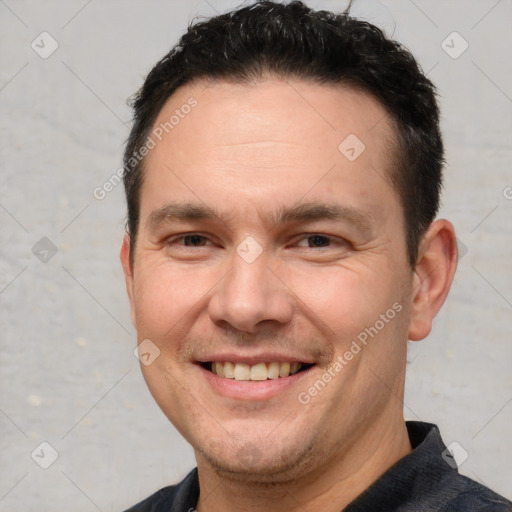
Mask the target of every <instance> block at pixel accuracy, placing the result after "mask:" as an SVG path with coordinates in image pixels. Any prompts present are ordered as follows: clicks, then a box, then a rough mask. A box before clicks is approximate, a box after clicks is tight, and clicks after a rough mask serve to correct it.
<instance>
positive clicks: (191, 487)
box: [125, 468, 199, 512]
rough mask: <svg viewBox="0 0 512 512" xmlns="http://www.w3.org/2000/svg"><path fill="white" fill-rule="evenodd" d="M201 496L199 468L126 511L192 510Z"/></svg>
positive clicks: (170, 511) (180, 511)
mask: <svg viewBox="0 0 512 512" xmlns="http://www.w3.org/2000/svg"><path fill="white" fill-rule="evenodd" d="M198 498H199V479H198V476H197V468H195V469H193V470H192V471H191V472H190V473H189V474H188V475H187V476H186V477H185V478H184V479H183V480H182V481H181V482H180V483H179V484H176V485H170V486H168V487H164V488H163V489H160V490H159V491H157V492H155V493H154V494H152V495H151V496H149V497H148V498H146V499H145V500H143V501H141V502H140V503H137V504H136V505H134V506H133V507H131V508H129V509H127V510H125V512H192V511H194V510H195V508H194V507H195V506H196V504H197V500H198Z"/></svg>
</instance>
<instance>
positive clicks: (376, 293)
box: [121, 78, 457, 512]
mask: <svg viewBox="0 0 512 512" xmlns="http://www.w3.org/2000/svg"><path fill="white" fill-rule="evenodd" d="M190 97H194V98H195V99H196V100H197V106H196V107H195V108H194V109H193V111H192V112H191V113H190V114H189V115H188V116H186V117H185V118H184V119H182V120H180V123H179V124H178V125H176V126H175V127H174V129H173V130H172V131H170V132H169V134H167V135H166V136H165V137H164V138H163V139H162V141H160V142H159V143H158V144H157V145H156V147H155V148H153V149H152V150H151V151H150V153H149V154H148V156H147V157H146V160H145V170H146V175H145V180H144V183H143V186H142V190H141V211H140V225H139V231H138V234H137V242H136V248H135V255H134V265H133V266H132V265H130V254H129V238H128V235H127V236H126V237H125V240H124V242H123V246H122V249H121V260H122V264H123V268H124V271H125V276H126V284H127V290H128V295H129V298H130V303H131V310H132V318H133V322H134V325H135V327H136V329H137V332H138V342H139V343H140V342H141V341H143V340H145V339H150V340H151V341H152V343H154V344H155V345H156V346H157V347H158V348H159V350H160V356H159V357H158V358H157V359H156V360H155V361H154V362H153V363H152V364H151V365H149V366H144V365H142V366H141V367H142V371H143V374H144V377H145V379H146V382H147V384H148V387H149V389H150V391H151V393H152V394H153V396H154V398H155V400H156V401H157V403H158V405H159V406H160V408H161V409H162V411H163V412H164V413H165V414H166V416H167V417H168V418H169V420H170V421H171V422H172V423H173V424H174V425H175V426H176V428H177V429H178V430H179V431H180V432H181V434H182V435H183V436H184V437H185V439H187V441H188V442H189V443H191V445H192V446H193V448H194V450H195V454H196V459H197V463H198V468H199V478H200V487H201V495H200V500H199V504H198V507H197V508H198V510H199V511H200V512H203V511H210V512H211V511H216V510H223V511H230V510H233V511H234V510H238V511H239V510H247V511H257V510H258V511H259V510H265V511H273V510H275V511H278V510H290V511H293V510H324V511H326V512H328V511H330V510H332V511H339V510H341V508H343V507H344V506H345V505H346V504H348V503H349V502H350V501H352V500H353V499H354V498H355V497H356V496H357V495H358V494H360V493H361V492H362V491H364V489H366V488H367V487H368V486H369V485H370V484H371V483H372V482H374V481H375V480H376V479H377V478H378V477H379V476H380V475H382V474H383V473H384V472H385V470H386V469H388V468H389V467H390V466H391V465H392V464H394V463H395V462H396V461H397V460H399V459H400V458H402V457H403V456H405V455H406V454H407V453H408V452H409V451H410V450H411V447H410V443H409V440H408V436H407V432H406V429H405V424H404V418H403V411H402V408H403V405H402V400H403V391H404V379H405V365H406V348H407V341H408V340H409V339H410V340H420V339H423V338H424V337H425V336H427V334H428V333H429V332H430V329H431V323H432V320H433V318H434V316H435V315H436V314H437V311H438V310H439V308H440V307H441V305H442V303H443V302H444V300H445V298H446V295H447V293H448V290H449V287H450V284H451V281H452V278H453V274H454V272H455V267H456V258H457V250H456V245H455V235H454V231H453V227H452V226H451V224H450V223H449V222H447V221H445V220H437V221H435V222H434V223H433V224H432V225H431V227H430V229H429V231H428V232H427V233H426V235H425V237H424V239H423V241H422V244H421V246H420V251H419V257H418V263H417V265H416V267H415V268H414V269H412V268H411V267H410V266H409V264H408V261H407V252H406V246H405V233H404V218H403V211H402V208H401V205H400V201H399V197H398V196H397V194H396V192H395V191H394V189H393V188H392V186H391V184H390V182H389V181H388V179H387V173H388V172H389V167H390V165H392V154H391V150H390V148H391V147H392V146H391V144H390V141H391V140H392V138H393V129H392V124H391V122H390V119H389V117H388V115H387V114H386V112H385V111H384V109H383V108H382V107H381V106H380V105H379V103H378V102H377V101H376V100H375V99H373V98H372V97H371V96H369V95H367V94H365V93H363V92H358V91H355V90H351V89H347V88H340V87H338V88H333V87H326V86H319V85H315V84H312V83H308V82H305V81H300V80H279V79H275V78H268V79H265V80H260V81H258V82H256V83H253V84H244V85H239V84H233V83H229V82H197V83H194V84H189V85H186V86H184V87H182V88H181V89H179V90H178V91H177V92H176V93H175V94H174V95H173V96H172V97H171V98H170V99H169V100H168V101H167V103H166V105H165V106H164V108H163V109H162V111H161V112H160V114H159V117H158V119H157V121H156V123H155V126H157V125H159V124H160V123H161V122H165V121H167V120H168V119H169V117H170V116H171V115H172V114H173V113H174V111H175V110H176V109H179V108H180V107H181V106H182V105H183V104H185V103H186V102H187V100H188V99H189V98H190ZM350 134H355V135H356V136H357V137H358V138H359V139H360V140H361V141H362V142H363V143H364V145H365V150H364V151H363V152H362V153H361V154H360V156H359V157H358V158H356V159H355V160H354V161H350V160H349V159H347V158H346V156H345V155H344V154H342V152H340V150H339V149H338V146H339V145H340V143H341V142H342V141H343V140H344V139H345V138H346V137H347V136H348V135H350ZM306 203H307V204H309V205H311V204H315V205H338V206H342V207H343V208H344V210H343V211H344V213H347V211H349V212H350V213H349V214H348V215H344V216H343V217H342V218H338V219H326V218H319V219H316V220H314V219H309V220H307V219H306V220H305V219H302V220H300V219H295V220H294V219H288V220H289V222H285V223H276V222H275V220H276V217H277V216H278V214H279V212H282V211H283V210H284V209H286V208H291V207H295V206H297V205H299V204H306ZM169 204H192V205H197V206H198V207H205V206H207V207H209V208H210V209H212V210H214V211H215V212H216V213H217V214H218V215H219V217H220V219H193V218H192V219H190V218H187V219H177V218H172V217H169V216H165V215H162V214H161V215H156V214H154V212H156V211H158V210H159V209H162V208H163V207H165V206H166V205H169ZM160 211H161V210H160ZM354 211H355V212H356V213H354ZM167 213H169V211H167ZM151 216H152V217H151ZM150 218H153V222H149V221H148V219H150ZM363 220H364V222H363ZM185 234H187V235H190V234H197V235H200V238H194V237H193V238H192V239H191V238H186V239H184V238H183V237H181V238H180V237H179V236H180V235H185ZM314 235H321V238H315V237H314ZM247 237H252V239H254V240H255V241H256V242H257V244H258V245H255V244H254V242H251V244H252V245H251V246H250V247H251V248H250V251H253V250H255V249H254V247H256V248H258V247H259V248H260V249H261V254H260V255H259V256H258V257H257V258H256V259H255V260H254V261H253V262H251V263H248V262H247V261H246V260H244V258H242V257H241V256H240V254H241V253H240V254H239V253H237V248H240V247H243V248H245V249H247V247H249V246H247V245H244V243H247ZM325 237H327V238H325ZM393 305H395V308H396V309H397V308H398V306H399V307H400V311H399V312H397V313H396V315H394V316H393V319H391V320H389V321H388V322H386V323H385V325H384V327H383V328H381V329H378V334H377V335H375V336H374V337H372V338H369V341H368V343H367V344H366V345H364V346H363V345H361V347H362V348H361V350H360V351H359V352H357V354H355V355H353V357H352V358H351V360H350V361H347V358H346V357H345V356H344V354H345V353H346V352H347V350H349V349H350V347H351V344H352V342H353V341H354V340H356V339H357V336H358V335H359V334H360V333H361V332H362V331H364V329H365V328H368V327H370V326H375V325H377V324H376V322H377V320H379V319H380V318H382V317H381V315H383V314H384V315H386V312H387V311H388V310H389V309H390V308H391V309H392V308H393ZM397 305H398V306H397ZM378 325H379V326H380V324H378ZM220 353H222V354H225V353H229V354H234V355H236V356H240V357H244V356H246V357H253V356H254V357H256V359H257V358H258V357H257V356H258V355H261V354H262V353H265V354H267V355H268V357H265V358H264V359H263V360H264V361H267V362H268V361H272V360H275V359H272V357H271V355H273V354H281V355H285V356H290V357H291V356H293V357H294V358H297V359H298V360H301V361H307V362H313V363H315V366H313V367H312V368H311V369H310V370H308V371H307V372H305V373H304V374H303V376H302V377H301V379H295V381H294V384H293V385H291V386H288V387H287V388H286V389H283V390H282V391H280V392H279V393H277V394H274V395H273V396H271V397H269V398H265V399H259V398H250V397H248V398H244V399H240V398H233V397H229V396H225V395H224V394H222V393H220V392H219V391H218V389H216V388H214V387H212V386H211V385H210V382H209V381H208V379H207V378H206V377H205V373H206V372H205V370H204V369H202V368H201V367H200V366H199V365H198V364H197V360H198V359H199V360H211V359H215V357H214V356H215V355H218V354H220ZM269 354H270V355H269ZM338 357H343V358H344V360H345V361H346V364H345V365H343V368H342V369H341V370H339V371H338V372H335V377H333V378H332V379H331V380H330V381H329V382H328V384H327V385H326V386H325V387H323V388H321V390H320V391H319V392H318V393H317V394H315V396H311V397H310V400H309V402H308V403H307V404H304V403H301V401H300V400H299V399H298V395H299V393H301V392H308V389H310V388H311V386H313V385H314V383H315V382H316V381H318V380H319V379H322V376H323V375H324V374H325V372H326V371H327V370H328V369H329V368H331V369H332V368H333V366H332V365H333V364H334V363H335V362H336V361H337V360H339V359H338ZM223 360H225V359H223ZM299 375H300V374H299ZM246 385H248V386H251V384H250V383H246Z"/></svg>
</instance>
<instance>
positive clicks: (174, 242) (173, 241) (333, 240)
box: [165, 233, 349, 249]
mask: <svg viewBox="0 0 512 512" xmlns="http://www.w3.org/2000/svg"><path fill="white" fill-rule="evenodd" d="M191 237H199V238H201V239H202V240H203V241H204V240H206V241H210V240H209V239H208V237H206V236H204V235H201V234H199V233H185V234H181V235H176V236H173V237H171V238H169V239H168V240H166V242H165V244H166V245H167V246H168V247H172V246H174V247H176V246H179V247H187V248H189V247H190V248H193V249H197V248H201V247H205V246H204V245H183V244H178V242H179V241H180V240H185V239H186V238H191ZM315 237H318V238H323V239H325V240H327V241H328V242H329V245H327V246H325V245H324V246H319V247H315V246H307V247H304V246H302V248H303V249H324V248H328V247H333V245H342V246H347V245H349V242H348V241H347V240H344V239H343V238H338V237H332V236H329V235H323V234H320V233H306V234H304V235H302V236H301V240H302V239H306V240H307V239H309V238H315Z"/></svg>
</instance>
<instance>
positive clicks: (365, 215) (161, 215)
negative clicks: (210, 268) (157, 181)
mask: <svg viewBox="0 0 512 512" xmlns="http://www.w3.org/2000/svg"><path fill="white" fill-rule="evenodd" d="M173 220H185V221H191V220H213V221H216V222H218V223H221V224H225V225H227V224H228V219H227V218H226V217H223V216H222V215H221V214H220V213H219V212H218V211H217V210H215V209H213V208H211V207H209V206H207V205H205V204H194V203H169V204H166V205H164V206H162V207H161V208H158V209H157V210H155V211H153V212H152V213H151V214H150V215H149V217H148V220H147V221H146V226H147V228H148V229H150V230H156V229H157V228H158V227H159V226H160V225H162V224H165V223H167V222H171V221H173ZM265 220H266V221H267V222H268V223H269V224H270V225H273V226H279V225H284V224H292V223H296V224H300V223H302V224H304V223H307V222H314V221H319V220H330V221H342V222H348V223H350V224H353V225H355V226H356V227H357V228H359V229H360V230H362V231H369V230H370V229H371V228H372V226H373V225H374V222H373V217H372V216H371V215H370V213H369V212H366V211H363V210H360V209H359V208H355V207H352V206H344V205H340V204H337V203H334V204H327V203H319V202H307V203H301V204H297V205H294V206H291V207H280V208H278V209H277V210H276V211H275V212H272V213H270V214H267V215H265Z"/></svg>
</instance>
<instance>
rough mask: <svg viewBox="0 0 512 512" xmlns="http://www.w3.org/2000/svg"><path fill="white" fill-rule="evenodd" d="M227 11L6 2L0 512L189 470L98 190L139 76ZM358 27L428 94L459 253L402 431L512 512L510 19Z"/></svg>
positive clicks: (156, 483) (432, 7)
mask: <svg viewBox="0 0 512 512" xmlns="http://www.w3.org/2000/svg"><path fill="white" fill-rule="evenodd" d="M308 3H309V4H310V5H311V6H312V7H315V8H327V9H333V10H342V9H343V8H344V5H345V3H344V2H340V1H310V2H308ZM236 5H238V2H237V1H220V0H210V1H209V2H207V1H206V0H195V1H191V2H185V1H161V0H158V1H157V0H152V1H144V2H143V1H122V2H121V1H112V0H109V1H99V0H90V1H86V0H81V1H45V2H36V1H23V0H17V1H16V0H0V44H1V46H0V48H1V49H0V52H1V53H0V57H1V61H0V62H1V65H0V109H1V114H0V129H1V135H0V158H1V188H0V226H1V236H0V256H1V258H0V319H1V330H0V332H1V350H0V363H1V364H0V368H1V370H0V371H1V374H0V376H1V391H0V447H1V459H0V510H1V511H9V512H16V511H24V512H26V511H33V510H34V511H35V510H48V511H50V510H51V511H53V512H59V511H68V510H73V511H74V512H81V511H84V512H86V511H95V510H101V511H103V512H107V511H119V510H121V509H123V508H124V507H126V506H128V505H130V504H133V503H134V502H136V501H138V500H139V499H141V498H142V497H145V496H146V495H148V494H149V493H150V492H153V491H154V490H156V489H157V488H159V487H161V486H163V485H167V484H170V483H173V482H175V481H178V480H179V479H181V478H182V477H183V476H184V475H185V474H186V472H187V471H188V470H189V469H190V468H192V467H193V466H194V459H193V453H192V450H191V449H190V447H189V446H187V444H186V443H185V442H184V441H183V440H182V439H181V438H180V436H179V435H178V434H177V432H176V431H175V430H174V428H173V427H172V426H171V425H170V424H169V423H168V421H167V420H166V419H165V417H164V416H163V414H162V413H161V412H160V411H159V409H158V408H157V406H156V405H155V404H154V402H153V400H152V398H151V396H150V394H149V392H148V391H147V389H146V386H145V384H144V382H143V379H142V377H141V374H140V370H139V368H138V361H137V360H136V359H135V357H134V356H133V354H132V350H133V348H134V346H135V333H134V331H133V327H132V325H131V322H130V318H129V310H128V303H127V300H126V298H125V289H124V281H123V277H122V272H121V267H120V264H119V262H118V250H119V246H120V242H121V238H122V235H123V231H124V214H125V206H124V198H123V190H122V186H121V185H119V186H117V187H115V188H114V189H113V190H112V191H111V192H110V193H108V194H107V195H106V197H105V198H104V199H103V200H98V199H96V198H95V197H94V196H93V191H94V189H95V188H96V187H101V186H102V184H103V183H104V182H105V181H106V180H108V179H109V177H110V176H111V175H112V174H115V172H116V170H117V169H118V168H119V167H120V164H121V154H122V149H123V143H124V141H125V139H126V136H127V134H128V128H129V120H130V111H129V109H128V108H127V106H126V103H125V101H126V98H127V97H128V96H129V95H131V94H132V93H133V92H135V90H136V89H137V88H138V87H139V86H140V85H141V83H142V80H143V77H144V76H145V74H146V73H147V72H148V71H149V69H150V66H151V65H152V64H154V63H155V62H156V61H157V60H158V59H159V58H160V57H161V56H162V55H163V54H164V53H166V52H167V51H168V49H169V48H170V46H171V45H172V44H173V43H174V42H176V40H177V38H178V36H179V35H180V34H181V33H182V32H183V31H184V30H185V28H186V26H187V23H188V22H189V21H190V20H191V19H192V18H193V17H194V16H196V15H204V16H210V15H213V14H215V12H216V11H219V12H223V11H224V10H226V9H227V8H229V7H234V6H236ZM353 12H354V14H356V15H359V16H361V17H365V18H367V19H368V20H370V21H372V22H374V23H377V24H379V25H380V26H381V27H383V28H385V29H386V31H387V32H388V33H389V34H391V33H393V34H394V36H395V37H396V38H397V39H399V40H400V41H401V42H403V43H404V44H405V45H406V46H407V47H409V48H410V49H411V50H412V51H413V53H415V55H416V56H417V57H418V59H419V60H420V62H421V64H422V66H423V68H424V69H425V71H427V72H428V73H429V76H430V77H431V79H432V80H433V81H434V82H435V83H436V84H437V85H438V87H439V89H440V93H441V104H442V110H443V131H444V134H445V138H446V144H447V149H448V153H447V157H448V165H447V173H446V187H445V192H444V206H443V210H442V216H445V217H448V218H449V219H451V220H452V221H453V222H454V224H455V226H456V228H457V230H458V237H459V239H460V241H461V242H462V245H461V246H462V253H461V259H460V267H459V270H458V273H457V276H456V279H455V282H454V285H453V289H452V291H451V294H450V297H449V298H448V300H447V303H446V305H445V307H444V309H443V311H442V312H441V314H440V315H439V317H438V318H437V321H436V324H435V329H434V331H433V333H432V334H431V336H430V337H429V339H428V340H425V341H423V342H418V343H415V344H411V347H410V355H409V361H410V362H409V366H408V377H407V387H406V396H405V403H404V410H405V415H406V417H407V418H408V419H421V420H424V421H431V422H435V423H437V424H438V425H439V426H440V428H441V432H442V434H443V437H444V440H445V442H446V443H447V444H448V443H451V442H452V441H456V442H457V443H459V445H460V446H461V447H463V449H464V450H465V451H466V452H467V453H468V455H469V456H468V458H467V460H465V461H464V463H463V464H462V467H461V472H463V473H465V474H467V475H469V476H470V477H472V478H474V479H476V480H478V481H481V482H483V483H485V484H486V485H488V486H490V487H492V488H494V489H495V490H497V491H498V492H500V493H502V494H504V495H505V496H507V497H508V498H512V485H511V482H512V468H511V462H510V461H511V460H512V436H511V433H512V429H511V425H512V377H511V371H510V368H511V360H512V343H511V331H512V329H511V318H512V315H511V309H512V277H511V276H512V273H511V272H510V261H511V259H512V244H511V243H510V242H511V230H512V220H511V219H512V215H511V213H512V199H510V198H511V197H512V189H511V188H510V187H512V176H511V161H512V151H511V133H512V126H511V125H512V116H511V113H512V99H511V96H512V59H510V49H511V44H512V32H511V30H510V23H511V21H512V3H511V2H510V1H509V0H502V1H496V0H489V1H487V0H485V1H484V0H480V1H467V0H465V1H450V2H428V1H420V0H415V1H412V0H411V1H406V0H399V1H393V2H391V1H389V2H384V1H383V2H378V1H376V0H361V1H359V2H356V4H355V8H354V11H353ZM43 31H47V32H49V33H50V34H51V36H52V37H53V38H54V39H55V40H56V41H57V42H58V45H59V46H58V49H57V50H56V51H55V52H54V53H53V54H52V55H50V56H49V57H48V58H46V59H43V58H41V57H40V55H39V54H38V53H36V51H34V50H33V49H32V47H31V43H32V41H35V43H34V45H38V46H36V48H37V50H38V51H39V53H43V52H44V51H48V50H49V49H51V41H50V40H49V39H48V36H39V34H40V33H41V32H43ZM453 31H457V32H458V33H459V34H460V37H462V38H463V39H461V38H460V37H459V36H458V35H453V34H452V32H453ZM450 34H452V35H450ZM43 37H45V38H46V39H44V41H43V42H41V39H42V38H43ZM447 37H448V39H447ZM443 41H445V43H443ZM464 41H467V43H468V44H469V47H468V48H467V50H466V51H465V52H464V53H462V54H461V55H458V54H459V53H460V51H461V50H462V49H463V48H464ZM43 46H44V48H43ZM443 46H444V49H443ZM445 50H447V51H448V53H447V51H445ZM449 53H451V55H449ZM454 56H457V58H453V57H454ZM507 187H508V188H507ZM43 237H46V238H47V239H48V240H50V241H51V244H50V243H49V242H48V240H43V241H42V242H41V241H40V240H41V239H42V238H43ZM53 248H55V249H56V250H57V252H56V253H55V254H53V252H54V251H55V250H54V249H53ZM52 249H53V250H52ZM45 251H46V252H45ZM42 441H47V442H48V443H50V445H51V446H52V447H53V448H54V449H55V450H56V451H57V452H58V454H59V456H58V458H57V459H56V460H55V462H54V463H53V464H52V465H51V466H50V467H49V468H48V469H46V470H45V469H42V468H41V467H39V465H38V464H37V463H36V462H35V461H34V460H33V459H32V458H31V453H33V458H34V459H35V460H36V461H37V462H38V463H39V464H43V465H44V464H48V463H49V462H51V461H52V460H51V456H52V451H51V449H50V448H48V447H47V446H45V445H43V446H42V447H40V446H39V444H40V443H41V442H42ZM459 452H460V449H459Z"/></svg>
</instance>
